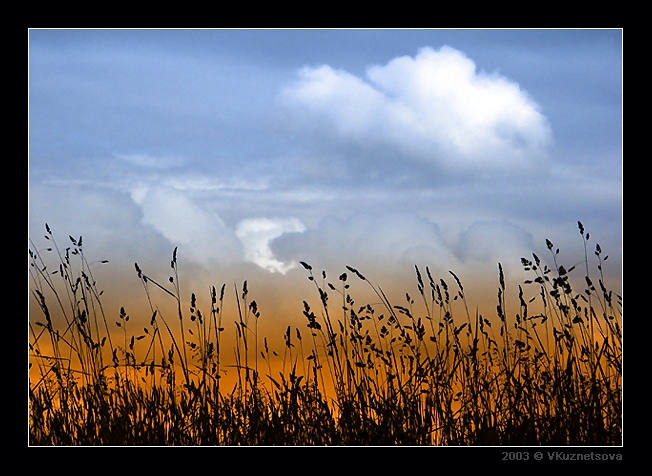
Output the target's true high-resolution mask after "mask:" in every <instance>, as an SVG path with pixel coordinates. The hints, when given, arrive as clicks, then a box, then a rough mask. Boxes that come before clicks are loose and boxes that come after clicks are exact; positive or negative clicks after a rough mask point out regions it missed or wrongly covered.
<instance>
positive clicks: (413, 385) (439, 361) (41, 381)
mask: <svg viewBox="0 0 652 476" xmlns="http://www.w3.org/2000/svg"><path fill="white" fill-rule="evenodd" d="M578 227H579V231H580V235H581V238H582V240H583V243H584V250H585V256H584V261H583V262H582V265H580V266H579V268H583V269H577V268H576V267H565V266H563V265H562V264H560V263H559V262H558V260H559V250H558V249H556V248H555V247H554V245H553V244H552V243H551V242H550V241H549V240H546V244H547V245H548V250H549V252H550V256H549V263H550V264H548V265H546V264H545V263H544V260H541V259H540V258H539V257H538V256H537V255H535V254H533V255H532V258H531V259H530V258H522V259H521V263H522V265H523V267H524V270H525V271H526V272H527V273H529V279H527V280H525V281H524V282H523V283H522V285H519V286H518V287H517V292H518V302H519V306H518V310H517V312H514V311H515V309H512V310H509V309H508V308H507V305H506V300H505V296H506V293H507V283H506V282H505V277H504V274H503V270H502V266H501V265H500V264H499V265H498V287H497V305H496V316H489V318H487V317H485V316H483V315H481V314H480V313H479V312H478V311H475V312H472V311H470V310H469V305H468V303H467V301H466V297H465V292H464V288H463V286H462V283H461V281H460V279H458V277H457V276H456V275H455V274H454V273H453V272H450V275H449V276H445V277H439V278H435V277H433V276H432V274H431V272H430V270H429V269H428V268H427V267H426V268H425V269H419V268H416V267H415V274H416V285H417V293H418V295H416V294H415V296H416V300H415V299H413V298H412V297H410V295H409V294H406V301H405V302H404V303H403V304H402V305H395V304H392V303H391V302H390V300H389V299H388V297H387V296H386V295H385V293H384V292H383V290H382V289H380V288H379V287H377V286H376V285H374V284H373V283H372V282H371V281H370V280H369V279H367V277H366V276H364V275H363V274H361V272H360V271H358V270H357V269H355V268H352V267H347V270H346V271H345V272H343V273H341V274H340V275H339V276H338V278H337V280H335V281H334V282H331V281H329V280H328V277H327V275H326V273H325V272H321V273H320V274H319V275H317V276H315V275H314V274H313V269H312V267H311V266H310V265H309V264H307V263H302V265H303V267H304V268H305V270H306V272H307V275H308V279H309V280H310V281H311V282H312V283H313V285H314V287H315V291H316V294H315V302H316V303H317V304H315V303H314V302H313V304H310V303H309V302H308V301H304V302H303V306H304V312H303V314H304V316H305V319H306V321H305V323H306V327H301V329H300V328H297V327H295V328H293V327H291V326H288V327H287V328H286V329H285V332H284V333H283V336H282V337H283V340H282V342H283V344H282V345H283V348H282V350H280V351H279V352H277V351H275V350H273V349H270V348H269V346H268V340H267V338H266V337H262V338H261V336H259V335H258V321H259V319H260V311H259V309H258V305H257V303H256V301H255V300H251V298H250V296H249V290H248V289H247V282H246V281H245V282H244V283H243V285H242V287H241V288H239V289H235V292H234V299H235V301H236V302H235V304H236V305H237V310H238V311H237V315H235V316H233V315H228V316H226V315H225V311H224V301H225V299H226V298H225V294H227V293H226V292H225V291H226V287H225V286H221V288H217V289H216V288H214V287H213V288H212V289H211V292H210V302H211V305H210V309H206V310H201V309H200V308H199V306H198V304H197V300H196V297H195V295H194V294H192V295H191V296H190V300H189V302H184V300H183V299H182V297H181V295H180V292H179V276H178V272H177V270H178V268H177V256H176V249H175V250H174V252H173V256H172V260H171V268H172V271H173V272H172V276H171V277H170V278H169V279H168V282H167V283H165V284H163V283H161V282H159V281H157V280H155V279H153V278H152V277H150V276H148V275H147V274H146V273H145V272H144V271H143V270H141V269H140V267H139V266H138V265H137V264H136V274H137V276H138V278H139V279H140V282H141V284H142V286H143V289H144V293H145V296H146V299H147V301H148V304H149V306H150V309H151V318H149V326H147V327H146V328H144V329H142V328H140V329H138V330H136V329H135V327H134V326H133V325H132V324H133V321H131V322H130V316H129V314H128V313H127V312H126V310H125V309H121V310H120V313H119V315H118V316H117V318H115V319H114V318H113V317H111V318H109V317H108V316H107V315H106V313H105V310H104V308H103V306H102V303H101V292H100V291H98V288H97V286H96V283H95V281H94V279H93V274H92V266H91V264H92V265H93V266H96V265H101V263H89V262H88V261H87V260H86V258H85V256H84V253H83V248H82V239H81V237H80V238H79V239H75V238H73V237H69V238H70V242H71V246H69V247H67V248H65V249H63V250H62V249H61V248H59V246H58V245H57V243H56V241H55V239H54V236H53V234H52V232H51V230H50V229H49V227H47V225H46V231H47V234H46V235H45V238H46V240H47V241H48V245H49V246H50V248H48V249H46V250H44V251H37V249H36V247H34V246H32V247H31V249H30V257H31V263H30V265H31V266H30V275H31V283H32V285H31V291H32V294H33V297H34V302H35V303H36V305H38V306H39V307H40V309H41V311H42V316H43V317H42V319H40V320H38V321H34V322H30V323H29V333H30V339H29V351H30V389H29V397H30V407H29V422H30V428H29V440H30V444H32V445H620V444H622V332H621V322H622V302H621V297H620V296H618V295H617V294H615V293H613V292H612V291H610V290H607V289H606V287H605V284H604V279H603V274H602V270H603V265H604V261H605V260H606V259H607V257H606V256H604V255H603V254H602V250H601V249H600V246H599V245H596V246H595V251H594V252H593V255H591V253H589V252H588V249H589V246H588V243H589V234H588V233H586V232H585V230H584V227H583V226H582V224H581V223H578ZM45 253H48V254H49V255H50V256H55V257H56V260H57V264H56V265H55V266H54V267H53V266H52V265H49V264H46V257H44V254H45ZM589 255H591V260H590V259H589ZM593 256H595V259H593ZM590 261H591V262H593V261H595V262H596V263H597V265H594V266H595V267H594V268H593V269H592V266H591V264H590ZM577 274H580V275H581V277H580V279H579V280H574V279H572V277H573V276H575V275H577ZM444 278H446V279H444ZM575 281H579V285H578V284H577V282H575ZM352 283H355V286H353V287H358V288H359V287H362V286H366V287H368V290H370V291H371V292H372V293H373V295H374V296H375V298H377V299H374V303H373V304H371V303H364V304H360V303H357V302H356V300H355V299H356V298H355V296H354V295H353V294H352ZM155 288H160V289H161V290H163V291H164V292H165V294H166V296H167V298H169V299H172V300H173V302H174V304H175V307H176V310H177V313H176V315H175V316H174V317H173V318H170V317H168V316H165V317H164V316H163V315H162V313H161V312H160V310H159V308H158V307H157V306H156V304H155V303H154V302H153V300H152V291H153V290H154V289H155ZM183 309H188V310H189V312H184V311H183ZM54 315H56V318H55V317H54ZM225 322H229V323H234V324H233V325H234V326H235V334H236V337H237V338H236V340H235V343H234V344H233V345H232V346H231V347H229V348H228V349H226V352H225V349H224V346H225V344H224V342H225V340H224V338H223V334H224V330H225V324H224V323H225ZM116 330H117V331H118V332H115V331H116ZM231 353H232V354H231ZM226 355H233V358H231V359H230V360H229V362H234V363H230V364H229V365H230V367H229V369H230V370H232V371H233V370H234V371H235V374H236V378H235V380H234V381H233V382H231V383H230V384H228V385H227V384H226V383H225V380H224V378H223V377H224V374H225V372H224V371H225V368H226V365H225V362H226V360H225V359H226V357H225V356H226ZM233 359H234V360H233ZM231 375H233V373H231Z"/></svg>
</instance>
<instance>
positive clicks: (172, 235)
mask: <svg viewBox="0 0 652 476" xmlns="http://www.w3.org/2000/svg"><path fill="white" fill-rule="evenodd" d="M132 198H133V199H134V201H135V202H136V203H138V204H139V205H140V207H141V210H142V213H143V219H142V221H143V223H144V224H146V225H150V226H152V227H153V228H154V229H156V230H157V231H158V232H160V233H161V234H162V235H163V236H164V237H165V238H166V239H167V240H168V241H170V243H171V244H173V245H175V246H180V249H181V250H182V252H183V254H184V255H185V257H187V258H188V259H190V260H192V261H194V262H196V263H199V264H204V265H209V264H212V263H215V262H218V263H221V264H229V263H232V262H234V260H237V259H241V256H242V250H241V245H240V243H239V241H238V239H237V237H236V236H235V234H234V233H233V231H232V230H231V229H229V228H228V227H227V226H226V224H225V223H224V221H222V219H221V218H220V217H219V216H218V215H217V214H215V213H213V212H212V211H210V210H208V209H206V208H204V207H202V206H201V205H200V204H198V203H196V202H194V201H192V200H190V199H189V198H188V197H187V196H186V195H185V194H184V193H183V192H181V191H179V190H176V189H174V188H172V187H167V186H163V185H143V184H141V185H140V186H139V187H137V188H134V190H133V192H132Z"/></svg>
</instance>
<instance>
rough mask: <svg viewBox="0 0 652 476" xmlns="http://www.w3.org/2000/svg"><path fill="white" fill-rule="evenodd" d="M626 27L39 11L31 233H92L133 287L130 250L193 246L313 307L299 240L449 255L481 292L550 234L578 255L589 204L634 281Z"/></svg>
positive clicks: (224, 268)
mask: <svg viewBox="0 0 652 476" xmlns="http://www.w3.org/2000/svg"><path fill="white" fill-rule="evenodd" d="M622 40H623V32H622V30H619V29H598V30H592V29H578V30H573V29H551V30H546V29H543V30H532V29H527V30H511V29H508V30H493V29H486V30H485V29H481V30H474V29H461V30H446V29H432V30H431V29H414V30H413V29H382V30H374V29H362V30H356V29H346V30H333V29H315V30H301V29H289V30H284V29H283V30H275V29H264V30H249V29H242V30H229V29H224V30H222V29H217V30H210V29H209V30H205V29H197V30H183V29H176V30H157V29H155V30H139V29H133V30H114V29H101V30H92V29H88V30H85V29H81V30H79V29H53V30H48V29H32V30H29V33H28V54H29V71H28V73H29V80H28V81H29V105H28V109H29V121H28V122H29V124H28V129H29V168H28V174H29V197H28V199H29V217H28V234H29V236H30V238H31V239H32V241H33V242H34V243H35V245H36V247H37V248H38V247H42V248H45V246H46V243H45V242H44V240H43V235H44V233H45V227H44V225H45V223H48V225H49V226H50V228H51V229H52V231H53V232H54V234H55V236H57V237H58V239H59V240H60V241H62V242H66V240H67V237H68V235H73V236H79V235H82V236H83V238H84V249H85V253H86V255H87V256H90V257H91V259H94V260H98V261H99V260H108V261H109V262H108V263H106V264H102V265H101V266H100V265H99V264H98V269H97V274H96V277H97V278H98V280H99V281H100V286H103V287H105V288H107V293H106V295H107V296H108V297H107V299H115V300H116V302H118V301H119V302H121V303H122V302H124V303H130V302H136V301H138V300H141V301H142V300H143V299H144V294H143V291H142V287H140V288H139V281H138V278H137V276H136V273H135V271H134V267H133V264H134V262H137V263H139V265H140V267H141V268H143V270H145V272H146V273H147V274H149V275H151V276H160V281H161V282H164V281H165V279H166V276H167V275H168V274H169V273H170V269H169V263H170V257H171V254H172V250H173V249H174V248H175V247H178V256H179V262H180V272H181V273H182V281H183V284H184V287H183V289H184V290H185V291H186V292H187V293H190V292H191V291H195V290H198V292H202V293H203V292H206V290H207V289H208V288H207V286H208V285H209V284H212V285H216V286H218V285H221V284H222V283H223V282H227V283H233V282H239V281H241V280H242V279H247V280H248V281H249V287H250V289H253V290H255V291H254V294H255V292H256V290H257V291H258V295H259V296H260V299H259V301H260V302H259V305H260V307H262V309H263V310H265V309H269V310H270V311H269V312H293V311H294V310H295V308H296V310H297V311H298V312H299V313H300V312H301V310H302V299H306V298H307V296H306V295H304V293H305V292H310V289H311V288H310V287H309V285H310V283H308V282H307V280H306V279H305V278H306V276H307V273H306V270H305V269H304V268H303V267H302V266H301V265H300V264H299V262H300V261H304V262H306V263H309V264H311V265H312V266H313V268H314V269H315V270H322V269H323V270H326V271H328V272H329V273H330V275H331V276H337V275H339V273H341V272H343V271H345V270H346V269H345V266H347V265H349V266H352V267H355V268H356V269H359V270H360V271H361V272H362V273H363V274H364V275H366V276H368V277H370V279H372V280H373V281H374V282H375V283H377V284H378V285H379V286H381V287H383V288H387V289H396V290H397V291H396V292H399V291H400V290H402V291H403V292H405V291H408V290H409V291H410V292H412V290H413V289H414V287H415V283H414V266H415V265H418V266H420V267H422V266H426V265H427V266H429V267H430V269H431V270H432V271H433V273H434V274H436V275H437V276H442V277H443V276H447V277H448V278H450V275H448V274H447V273H448V270H453V271H455V273H456V275H458V276H459V277H460V279H461V280H462V282H464V283H473V282H477V283H478V284H477V286H478V298H480V295H481V294H482V292H483V291H482V289H483V287H486V288H488V289H490V290H491V292H494V295H495V289H496V286H497V263H498V262H500V263H502V265H503V267H504V269H505V271H506V275H507V278H508V280H510V281H511V282H512V284H513V285H516V284H518V283H520V282H521V281H522V280H523V279H527V277H528V276H527V275H526V274H525V273H524V272H523V270H522V267H521V263H520V258H521V257H530V256H531V253H532V252H536V253H537V254H539V255H540V256H544V255H545V253H546V252H547V250H546V244H545V240H546V239H550V240H551V241H552V242H553V243H554V244H555V246H558V247H559V248H560V250H561V253H560V256H561V257H563V259H567V260H568V262H569V265H572V264H575V263H576V262H578V261H580V260H582V259H583V257H584V254H583V253H584V251H583V248H582V246H583V245H582V240H581V237H580V235H579V232H578V228H577V221H581V222H582V223H583V224H584V226H585V228H586V230H587V231H589V232H590V234H591V240H590V246H591V250H592V249H593V246H594V244H593V243H594V242H597V243H599V244H600V246H601V248H602V250H603V251H605V252H606V253H607V254H608V255H609V256H610V261H609V266H606V267H605V273H607V277H608V279H609V280H610V282H611V283H612V286H615V287H618V286H620V284H621V280H622V258H621V256H622V165H623V162H622V120H623V118H622V94H623V90H622V78H623V75H622V73H623V68H622V48H623V43H622ZM465 288H466V290H467V295H468V294H472V293H469V291H471V290H472V289H473V286H472V285H465ZM292 293H294V294H292ZM295 295H296V296H295ZM399 295H400V294H399ZM161 299H164V297H162V298H161ZM266 306H267V307H266ZM279 309H280V310H281V311H278V310H279Z"/></svg>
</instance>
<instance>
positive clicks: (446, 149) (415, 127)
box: [281, 46, 552, 176]
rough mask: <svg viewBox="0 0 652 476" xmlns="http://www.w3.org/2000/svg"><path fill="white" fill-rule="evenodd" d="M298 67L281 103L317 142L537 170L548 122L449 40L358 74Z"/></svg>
mask: <svg viewBox="0 0 652 476" xmlns="http://www.w3.org/2000/svg"><path fill="white" fill-rule="evenodd" d="M298 76H299V78H298V80H297V81H296V82H294V83H293V84H292V85H290V86H289V87H287V88H285V89H284V90H283V91H282V94H281V102H282V104H283V105H284V106H285V107H287V108H288V110H290V111H291V113H292V115H293V116H294V117H295V119H296V120H297V121H299V122H300V123H301V124H303V126H302V127H304V128H311V129H312V130H311V131H310V132H311V134H312V135H313V136H314V137H316V139H317V142H322V143H324V142H326V143H329V144H331V145H332V146H333V147H334V148H337V147H339V148H340V152H342V151H344V150H357V151H358V152H359V154H358V155H357V156H356V157H351V158H350V159H349V161H360V160H365V159H367V160H371V161H373V160H382V159H383V158H385V159H394V160H400V161H407V162H409V163H412V164H417V165H419V164H420V165H424V166H427V167H430V168H431V169H432V170H433V171H435V172H438V173H442V174H445V175H451V176H455V175H458V174H463V175H465V176H478V175H491V174H501V173H504V172H506V171H509V172H510V173H511V174H514V173H517V172H530V171H532V170H533V169H534V168H536V169H538V170H541V167H542V166H543V165H545V163H546V162H547V160H548V150H549V148H550V146H551V145H552V132H551V128H550V125H549V124H548V121H547V119H546V117H545V116H544V115H543V114H542V113H541V111H540V108H539V106H538V105H537V104H536V103H535V102H534V101H533V100H532V99H531V98H530V97H529V95H528V94H527V93H526V92H525V91H523V90H522V89H521V88H520V87H519V85H518V84H516V83H515V82H513V81H511V80H509V79H508V78H506V77H504V76H501V75H499V74H497V73H486V72H483V71H478V70H477V69H476V66H475V64H474V62H473V61H472V60H471V59H469V58H468V57H467V56H465V55H464V53H462V52H460V51H458V50H456V49H453V48H450V47H447V46H444V47H442V48H440V49H438V50H435V49H433V48H430V47H425V48H421V49H419V51H418V53H417V54H416V56H414V57H410V56H401V57H398V58H395V59H393V60H391V61H389V62H388V63H387V64H385V65H376V66H371V67H369V68H367V71H366V77H365V78H361V77H358V76H355V75H353V74H351V73H348V72H346V71H343V70H338V69H333V68H332V67H330V66H328V65H322V66H317V67H305V68H303V69H301V70H300V71H299V72H298ZM334 155H337V153H336V152H334V153H333V156H334ZM329 160H332V156H331V157H330V158H329ZM349 165H352V164H351V163H349Z"/></svg>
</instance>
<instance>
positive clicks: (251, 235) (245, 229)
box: [235, 218, 306, 274]
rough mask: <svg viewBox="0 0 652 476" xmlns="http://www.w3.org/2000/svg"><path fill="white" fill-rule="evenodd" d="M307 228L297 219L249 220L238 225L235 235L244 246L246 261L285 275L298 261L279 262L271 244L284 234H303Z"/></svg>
mask: <svg viewBox="0 0 652 476" xmlns="http://www.w3.org/2000/svg"><path fill="white" fill-rule="evenodd" d="M305 230H306V227H305V225H304V224H303V223H301V222H300V221H299V220H297V219H296V218H247V219H244V220H242V221H241V222H240V223H238V226H237V227H236V230H235V233H236V235H237V236H238V238H239V239H240V241H241V242H242V244H243V246H244V258H245V260H247V261H249V262H252V263H255V264H257V265H258V266H260V267H261V268H264V269H266V270H268V271H271V272H274V273H281V274H285V273H286V272H287V271H288V270H290V269H292V268H294V267H295V266H296V265H297V262H296V261H290V262H283V261H279V260H278V259H277V258H276V257H275V256H274V253H273V252H272V249H271V248H270V243H271V241H272V240H274V239H275V238H278V237H279V236H281V235H283V234H284V233H302V232H304V231H305Z"/></svg>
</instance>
